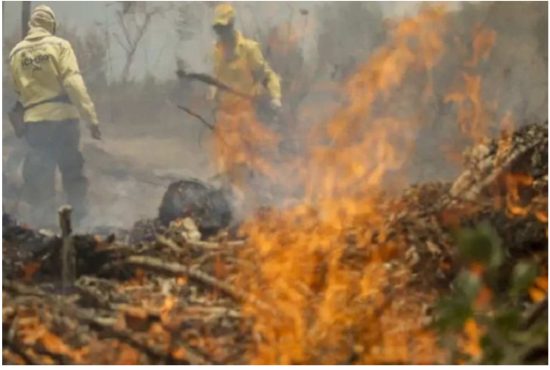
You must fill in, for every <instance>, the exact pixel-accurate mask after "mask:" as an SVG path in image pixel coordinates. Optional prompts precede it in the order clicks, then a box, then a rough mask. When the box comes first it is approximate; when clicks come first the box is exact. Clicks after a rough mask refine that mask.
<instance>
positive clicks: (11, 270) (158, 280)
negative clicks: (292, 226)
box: [2, 125, 548, 364]
mask: <svg viewBox="0 0 550 370" xmlns="http://www.w3.org/2000/svg"><path fill="white" fill-rule="evenodd" d="M547 153H548V137H547V126H546V125H529V126H525V127H523V128H522V129H520V130H519V131H517V132H515V133H513V134H510V135H508V136H506V137H503V138H501V139H499V140H492V141H488V142H487V143H484V144H480V145H479V146H476V147H474V148H473V149H472V150H471V151H469V152H468V153H467V155H466V156H465V158H466V162H465V167H466V169H465V171H464V172H463V173H462V175H461V176H459V178H458V179H457V180H456V181H455V182H454V183H429V184H422V185H418V186H413V187H411V188H410V189H408V190H407V191H406V192H405V193H404V194H403V195H402V196H401V197H400V198H398V199H394V200H391V201H387V209H388V218H387V225H386V226H385V229H386V230H391V232H390V233H386V234H387V235H386V236H385V238H387V239H386V240H391V239H394V240H398V241H399V242H400V243H402V244H403V245H405V246H406V247H405V253H403V255H402V261H400V263H406V264H408V265H409V266H412V268H413V271H414V276H413V279H412V281H411V282H410V287H417V288H420V289H423V290H432V291H437V292H442V291H444V290H446V289H447V288H448V284H449V282H450V281H451V279H452V277H453V276H454V274H455V272H456V270H457V268H458V267H459V266H458V265H459V261H457V259H456V254H455V249H456V248H455V247H454V245H455V244H454V240H453V236H452V235H453V232H454V230H456V229H457V228H459V227H462V226H468V225H472V224H475V223H477V222H479V221H481V220H488V221H490V222H491V224H492V225H493V226H494V227H495V228H496V229H497V230H498V232H499V233H500V234H501V236H502V239H503V240H504V243H505V248H506V250H507V251H508V252H509V256H510V257H515V256H521V255H525V254H536V253H541V254H543V253H546V243H547V237H546V230H547V223H546V212H545V209H546V203H547V197H546V194H547V184H548V178H547V173H548V163H547ZM518 179H519V180H518ZM182 216H185V214H182ZM187 216H190V217H183V218H178V219H176V220H174V221H172V222H168V221H167V220H163V222H159V221H151V222H142V223H138V224H136V227H135V229H134V230H132V231H130V232H129V233H126V234H125V235H122V234H121V235H108V236H102V237H99V236H96V235H69V236H68V237H65V238H63V237H61V236H59V235H55V234H53V233H47V232H43V231H42V232H37V231H34V230H30V229H28V228H26V227H24V226H22V225H19V224H18V223H17V222H16V221H15V220H13V219H12V218H10V217H9V216H8V215H4V217H3V261H2V263H3V271H4V272H3V281H2V286H3V302H4V306H3V311H2V316H3V321H2V325H3V326H2V330H3V348H4V349H3V361H4V363H9V364H22V363H28V364H53V363H60V364H90V363H95V364H126V363H136V364H146V363H151V364H160V363H169V364H207V363H214V364H229V363H244V362H246V358H245V356H244V354H245V352H246V349H247V346H248V345H249V344H250V342H251V340H252V336H251V333H250V327H251V325H250V324H251V323H250V322H248V320H246V319H244V318H243V317H242V316H241V314H240V310H239V307H240V302H241V301H242V300H243V299H246V298H247V292H246V291H243V290H242V289H241V288H238V287H236V286H235V285H234V284H233V278H234V276H235V274H236V271H237V270H238V269H239V268H240V267H241V266H243V265H246V263H247V262H246V261H243V260H240V259H239V257H238V256H239V253H238V250H239V248H241V247H242V246H243V245H244V243H246V241H244V240H230V239H231V238H229V236H228V233H227V232H224V231H223V230H222V231H221V232H218V233H216V234H215V235H214V236H210V237H209V238H208V241H205V240H201V239H205V238H204V228H201V227H200V224H204V222H205V220H195V221H197V223H195V221H193V218H192V216H193V215H192V214H190V215H187ZM227 222H228V220H227V219H224V220H223V223H224V224H226V223H227ZM197 225H198V226H197ZM144 226H145V228H146V232H144V231H143V229H144ZM201 231H203V233H202V235H201ZM209 233H211V230H209ZM377 237H378V236H377V233H376V232H373V239H376V238H377ZM64 242H65V243H66V242H69V243H70V245H71V246H72V248H73V249H74V257H73V263H74V264H75V269H76V276H75V277H74V280H72V281H62V279H61V274H60V271H61V270H62V266H61V265H62V263H61V260H62V254H63V245H64ZM373 242H374V243H376V240H373ZM347 258H349V259H351V260H355V262H356V263H360V261H361V258H362V256H361V251H353V250H352V249H350V253H349V255H348V256H347ZM65 280H66V279H65ZM258 304H261V302H258Z"/></svg>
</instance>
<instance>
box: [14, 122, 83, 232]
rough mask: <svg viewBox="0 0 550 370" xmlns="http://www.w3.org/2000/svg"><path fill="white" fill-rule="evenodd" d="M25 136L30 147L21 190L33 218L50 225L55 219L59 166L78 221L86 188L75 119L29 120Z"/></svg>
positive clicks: (78, 130)
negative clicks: (56, 172)
mask: <svg viewBox="0 0 550 370" xmlns="http://www.w3.org/2000/svg"><path fill="white" fill-rule="evenodd" d="M25 138H26V140H27V142H28V144H29V151H28V152H27V156H26V158H25V162H24V164H23V180H24V182H25V191H24V194H25V198H26V199H27V201H28V202H29V204H30V205H31V206H32V207H33V213H34V216H35V217H33V218H35V220H34V222H37V223H38V224H40V225H51V224H52V223H53V222H55V220H57V212H56V204H55V170H56V168H57V167H59V170H60V172H61V179H62V183H63V190H64V191H65V194H66V196H67V201H68V203H69V204H70V205H71V206H72V207H73V219H74V221H75V223H78V222H79V221H80V220H81V219H82V218H83V217H84V216H85V212H86V207H87V202H86V192H87V189H88V180H87V179H86V177H85V176H84V172H83V167H84V158H83V157H82V153H80V148H79V142H80V128H79V122H78V120H67V121H42V122H32V123H28V124H27V132H26V134H25Z"/></svg>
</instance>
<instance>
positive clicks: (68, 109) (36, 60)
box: [9, 27, 98, 124]
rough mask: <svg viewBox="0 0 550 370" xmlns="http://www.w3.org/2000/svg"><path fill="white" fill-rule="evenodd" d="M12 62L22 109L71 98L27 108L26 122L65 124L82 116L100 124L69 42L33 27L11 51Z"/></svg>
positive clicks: (14, 79) (90, 121)
mask: <svg viewBox="0 0 550 370" xmlns="http://www.w3.org/2000/svg"><path fill="white" fill-rule="evenodd" d="M9 63H10V69H11V73H12V78H13V81H14V85H15V90H16V92H17V94H18V95H19V102H20V103H21V104H22V105H23V107H29V106H30V105H33V104H36V103H40V102H42V101H45V100H49V99H52V98H56V97H61V96H64V95H65V96H68V98H69V99H70V102H50V103H44V104H40V105H37V106H34V107H31V108H30V109H26V110H25V116H24V121H25V122H26V123H32V122H37V121H63V120H68V119H78V118H79V116H80V117H82V119H84V120H85V121H87V122H89V123H93V124H98V119H97V114H96V111H95V108H94V104H93V102H92V100H91V99H90V96H89V95H88V92H87V90H86V86H85V85H84V81H83V80H82V76H81V75H80V70H79V68H78V63H77V61H76V56H75V54H74V51H73V49H72V47H71V45H70V44H69V42H68V41H66V40H63V39H62V38H59V37H56V36H53V35H52V34H51V33H50V32H48V31H47V30H45V29H43V28H40V27H35V28H31V29H30V31H29V33H28V34H27V37H25V39H24V40H23V41H21V42H19V43H18V44H17V45H16V46H15V47H14V48H13V50H12V51H11V53H10V56H9ZM71 103H72V104H71Z"/></svg>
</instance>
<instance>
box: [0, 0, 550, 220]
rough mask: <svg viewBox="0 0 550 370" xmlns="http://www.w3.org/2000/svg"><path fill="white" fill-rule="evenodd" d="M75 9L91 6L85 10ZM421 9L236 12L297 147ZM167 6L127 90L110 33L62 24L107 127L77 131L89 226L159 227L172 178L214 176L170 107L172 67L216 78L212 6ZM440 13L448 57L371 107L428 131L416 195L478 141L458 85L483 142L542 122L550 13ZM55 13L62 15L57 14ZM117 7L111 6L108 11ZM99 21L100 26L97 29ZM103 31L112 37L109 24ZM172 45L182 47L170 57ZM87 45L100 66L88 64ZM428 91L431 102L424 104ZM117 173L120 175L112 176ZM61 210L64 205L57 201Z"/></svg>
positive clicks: (11, 152) (204, 146)
mask: <svg viewBox="0 0 550 370" xmlns="http://www.w3.org/2000/svg"><path fill="white" fill-rule="evenodd" d="M81 4H82V5H81V6H82V7H83V8H84V7H86V3H81ZM425 5H433V4H423V3H413V4H402V3H377V2H365V3H360V2H319V3H315V2H307V3H300V2H292V3H284V2H281V3H261V2H257V3H255V2H238V3H235V6H236V7H237V12H238V14H239V20H238V26H239V28H240V29H241V30H242V31H243V33H244V34H245V35H247V36H249V37H252V38H255V39H257V40H258V41H259V42H260V43H261V44H262V47H263V51H264V54H265V55H266V57H267V59H268V60H269V61H270V63H271V64H272V65H273V67H274V69H275V70H276V71H277V72H279V74H281V77H282V81H283V94H284V104H285V106H286V107H288V108H286V111H285V115H286V116H285V121H286V125H287V128H288V131H289V132H290V134H291V135H290V136H294V138H295V140H296V141H297V142H300V140H301V139H303V138H304V137H305V135H307V133H308V132H309V130H310V128H311V127H312V126H313V125H315V124H316V123H318V122H322V121H323V120H326V119H328V118H329V117H330V116H331V114H333V112H334V111H335V110H336V109H337V108H338V107H339V106H341V105H342V104H345V103H346V96H345V94H342V92H341V91H340V90H339V86H342V84H343V83H344V82H345V81H346V80H347V79H348V78H349V77H350V76H352V75H353V74H354V72H356V71H357V70H358V68H360V66H361V65H362V64H363V63H365V62H366V61H367V60H368V58H369V57H370V56H371V55H372V53H373V52H374V51H375V50H376V49H377V48H378V47H380V46H381V45H383V44H384V42H385V41H386V40H387V37H388V32H389V30H390V29H391V27H392V25H393V24H395V23H396V22H397V21H398V19H399V18H401V17H403V16H405V15H411V14H414V13H415V12H416V11H418V9H420V8H421V7H422V6H425ZM163 6H166V7H167V11H166V12H165V13H164V15H163V16H162V17H159V18H158V19H156V20H155V22H154V25H153V27H152V28H151V29H150V30H149V31H148V33H147V35H146V37H145V38H144V40H145V41H144V44H143V45H142V47H141V48H140V49H139V52H138V53H137V57H136V58H137V59H136V62H135V66H134V67H133V68H134V69H133V74H132V81H130V82H128V83H126V84H121V83H119V82H118V79H117V70H119V69H121V68H118V67H117V63H119V64H120V57H121V55H122V54H121V53H120V50H119V51H118V52H117V51H116V50H117V47H118V46H117V44H116V42H115V40H114V39H113V38H112V37H111V36H112V35H111V33H112V32H115V31H116V30H115V29H114V28H112V29H111V28H108V29H107V28H105V27H106V26H105V25H103V26H101V27H98V26H96V27H95V28H93V29H92V30H91V31H90V32H88V31H86V30H84V29H82V28H75V27H76V26H74V25H73V26H71V25H70V23H71V22H73V23H78V20H77V19H71V20H70V21H69V22H64V23H62V27H61V28H63V27H65V28H67V30H66V32H64V35H66V36H67V37H68V38H69V40H70V41H71V42H72V43H73V45H75V49H76V53H77V55H78V57H79V61H80V64H81V68H82V70H83V75H84V78H85V80H86V82H87V83H88V86H89V88H90V92H91V95H92V98H93V99H94V101H95V102H96V106H97V109H98V111H99V116H100V119H101V120H102V123H103V124H104V133H105V135H104V136H105V141H104V143H102V144H101V145H97V144H96V143H93V142H90V141H89V140H88V139H87V132H85V131H84V130H82V131H83V138H84V155H85V157H86V160H87V166H88V167H87V171H88V174H89V177H90V180H91V193H90V194H91V199H90V201H91V202H90V203H91V215H92V216H91V219H90V220H89V221H90V222H89V226H90V227H91V226H94V225H105V224H113V225H116V226H129V225H130V224H131V223H132V222H133V221H134V220H136V219H137V218H141V217H154V215H155V213H156V209H157V207H158V204H159V202H160V196H161V194H162V192H163V191H164V189H165V187H166V186H167V185H168V183H169V182H170V180H171V179H175V178H178V177H181V176H189V175H191V176H193V177H198V178H201V179H203V180H208V179H211V178H212V177H213V176H215V175H216V174H217V171H216V168H215V166H214V165H213V164H214V163H215V160H214V158H212V148H211V143H210V135H211V134H210V132H209V131H208V130H207V129H205V128H204V127H203V126H201V125H200V123H197V122H196V121H195V120H194V119H193V118H191V117H188V116H185V115H183V113H182V112H181V111H179V110H178V109H177V108H175V107H174V104H173V101H174V100H178V99H180V98H181V96H182V95H183V94H184V92H183V91H181V89H182V87H181V86H179V85H178V84H177V82H176V79H175V74H174V70H175V61H176V57H179V58H183V59H184V60H185V61H186V62H187V64H188V65H189V67H190V68H191V69H192V70H195V71H203V72H209V69H210V68H211V63H210V62H211V61H210V59H209V56H210V53H211V48H212V43H213V41H214V38H213V34H212V31H211V29H210V17H211V16H212V4H211V3H202V2H201V3H198V2H197V3H195V2H193V3H164V5H163ZM445 6H446V7H447V8H448V11H449V16H448V22H447V27H448V29H447V31H446V35H447V36H446V39H445V49H446V50H445V52H444V54H443V59H442V60H440V61H439V63H438V64H437V66H436V67H435V68H434V69H433V74H432V75H431V76H426V75H416V76H409V77H408V79H407V85H406V86H405V87H404V88H403V89H402V91H400V92H399V94H398V95H397V96H395V97H394V98H393V99H392V100H391V101H388V102H381V103H379V104H377V107H376V109H377V110H378V111H379V112H378V114H386V113H387V112H388V111H392V112H393V113H395V114H396V115H398V116H399V117H402V118H405V117H408V118H411V117H413V118H414V119H417V120H423V121H425V123H424V124H423V125H422V126H423V128H422V130H421V131H419V132H414V135H416V149H415V152H414V155H413V156H412V157H411V158H410V159H409V161H408V163H406V164H405V166H404V167H403V169H402V170H403V172H406V174H407V176H408V181H409V182H419V181H430V180H437V179H449V178H452V177H453V176H454V175H455V174H456V173H457V172H458V170H459V165H460V164H459V163H455V162H451V161H450V160H449V157H453V156H455V157H456V154H457V153H460V151H461V150H463V149H464V148H465V147H466V146H467V145H469V144H471V142H472V140H471V139H470V138H468V137H467V135H463V134H462V133H461V132H460V130H459V127H458V124H457V114H458V107H457V106H456V104H453V103H452V102H449V101H448V100H446V96H447V95H448V94H449V93H450V92H452V91H453V90H456V89H460V88H461V87H462V84H463V81H462V75H463V74H464V73H468V74H472V75H476V76H479V77H480V79H481V92H482V94H481V97H482V101H483V104H484V107H485V108H486V112H487V117H488V121H489V122H490V126H491V130H490V132H489V134H491V135H496V134H497V131H498V125H499V123H500V121H501V120H502V118H503V117H504V116H505V115H506V114H507V113H510V114H511V115H512V117H513V120H514V122H515V124H516V125H522V124H526V123H531V122H540V121H544V120H546V119H547V108H548V107H547V86H548V82H547V81H548V76H547V63H548V50H547V27H548V19H547V3H545V2H522V3H517V2H511V3H508V2H491V3H451V4H448V5H445ZM53 7H54V8H61V7H63V5H62V3H54V4H53ZM114 8H115V6H114V5H113V6H112V7H111V8H109V9H114ZM58 13H62V11H58ZM11 16H13V17H14V18H15V17H18V14H4V18H6V17H11ZM103 17H104V14H101V18H102V19H101V20H100V21H102V22H103ZM17 27H18V26H17ZM109 27H114V26H113V24H112V23H109ZM480 28H481V29H488V30H493V31H494V32H495V35H496V37H495V41H494V45H493V46H492V47H491V48H490V50H489V52H488V54H487V55H484V57H483V58H480V60H479V61H478V63H476V65H475V66H468V65H467V62H468V61H469V60H470V59H471V58H472V56H473V51H474V50H473V49H474V46H473V45H472V40H473V39H474V37H475V35H476V30H479V29H480ZM71 29H72V30H75V29H78V32H76V31H75V32H73V31H71ZM4 30H5V31H6V28H4ZM16 39H17V36H16V35H15V34H10V32H4V39H3V50H4V55H6V53H7V51H8V50H9V48H10V47H11V46H12V45H13V43H14V41H15V40H16ZM167 40H168V41H170V40H176V41H175V42H174V43H172V44H171V43H169V42H168V41H167ZM91 46H93V47H92V49H93V50H95V51H97V52H96V53H91V52H90V50H91V49H90V47H91ZM159 48H160V49H162V52H159V51H158V50H159ZM152 50H155V52H153V51H152ZM152 61H153V62H152ZM144 66H154V67H151V68H148V69H147V68H145V67H144ZM4 71H5V72H6V71H7V70H6V61H5V60H4ZM428 83H431V85H432V95H433V96H432V97H431V98H430V99H427V100H420V97H421V96H422V94H423V93H425V92H426V89H427V85H428ZM3 86H4V93H3V101H4V106H5V107H9V105H10V104H11V102H13V99H14V97H13V93H12V91H11V89H10V84H9V74H6V73H4V79H3ZM205 91H206V89H205V87H204V86H201V85H195V84H194V85H193V86H192V91H187V92H185V94H186V95H191V96H193V99H194V100H193V101H197V102H201V101H202V100H203V96H204V93H205ZM197 109H198V110H199V112H200V113H202V114H203V115H205V117H207V118H208V119H212V116H211V115H209V114H210V112H209V110H208V109H206V108H204V106H201V105H200V104H198V105H197ZM3 122H4V125H3V142H4V150H3V162H4V165H5V169H6V170H5V171H4V189H5V191H4V194H3V199H4V205H5V206H4V207H5V208H4V210H5V211H13V212H15V213H18V212H19V214H18V215H17V216H19V217H21V218H22V219H23V220H24V219H25V209H27V212H32V208H31V207H29V206H28V205H25V204H24V202H23V201H21V202H20V200H19V198H18V194H19V192H18V190H17V189H18V188H19V187H20V186H21V179H20V168H19V165H20V161H21V160H22V157H23V155H24V152H25V144H24V143H23V142H22V141H19V140H15V139H14V138H13V134H12V132H11V128H10V127H9V124H8V122H7V120H6V119H4V120H3ZM407 134H412V133H407ZM290 146H291V145H290ZM300 149H301V148H300V147H298V148H296V147H292V146H291V148H290V149H288V148H286V149H285V150H289V151H290V152H292V153H296V154H297V155H299V154H300ZM449 151H450V152H452V153H451V154H449ZM6 164H7V166H6ZM115 167H116V168H117V171H114V170H113V168H115ZM58 185H60V184H58ZM6 189H7V190H6ZM10 189H11V191H10ZM58 189H59V186H58ZM59 199H60V202H61V201H62V197H61V195H60V196H59ZM282 200H284V199H281V198H280V197H275V198H274V199H273V200H272V201H273V203H275V204H279V203H280V202H281V201H282ZM6 205H8V206H9V207H7V208H6Z"/></svg>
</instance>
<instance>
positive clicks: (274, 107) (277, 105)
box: [269, 98, 283, 113]
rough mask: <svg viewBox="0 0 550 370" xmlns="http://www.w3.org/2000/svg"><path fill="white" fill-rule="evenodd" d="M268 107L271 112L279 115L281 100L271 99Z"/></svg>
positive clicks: (281, 105)
mask: <svg viewBox="0 0 550 370" xmlns="http://www.w3.org/2000/svg"><path fill="white" fill-rule="evenodd" d="M269 107H270V108H271V109H272V110H273V112H276V113H279V112H280V111H281V109H282V107H283V104H282V103H281V99H279V98H272V99H271V101H270V102H269Z"/></svg>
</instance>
